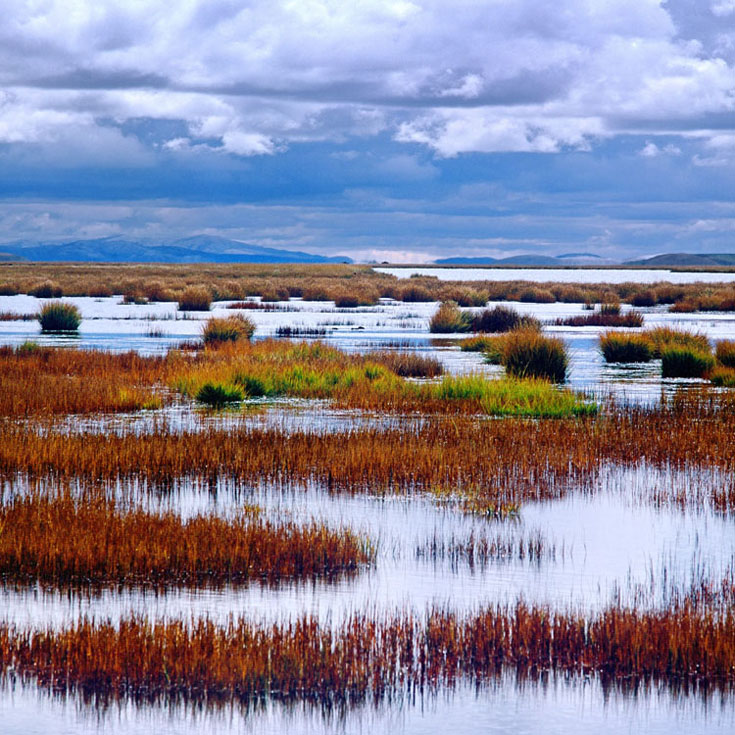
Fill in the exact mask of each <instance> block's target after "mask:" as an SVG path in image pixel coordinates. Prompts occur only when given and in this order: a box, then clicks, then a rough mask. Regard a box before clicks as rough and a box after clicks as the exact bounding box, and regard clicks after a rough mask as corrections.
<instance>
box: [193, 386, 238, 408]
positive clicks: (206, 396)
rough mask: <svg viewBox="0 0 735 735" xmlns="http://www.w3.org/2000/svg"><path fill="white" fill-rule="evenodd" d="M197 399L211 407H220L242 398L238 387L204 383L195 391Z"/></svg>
mask: <svg viewBox="0 0 735 735" xmlns="http://www.w3.org/2000/svg"><path fill="white" fill-rule="evenodd" d="M196 398H197V401H199V402H200V403H205V404H206V405H207V406H212V407H213V408H222V407H223V406H227V405H229V404H231V403H239V402H240V401H242V399H243V395H242V391H241V390H240V389H239V388H236V387H234V386H229V385H220V384H216V383H205V384H204V385H203V386H202V387H201V388H200V389H199V391H198V392H197V396H196Z"/></svg>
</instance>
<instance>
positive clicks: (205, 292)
mask: <svg viewBox="0 0 735 735" xmlns="http://www.w3.org/2000/svg"><path fill="white" fill-rule="evenodd" d="M211 305H212V294H211V293H210V292H209V289H207V288H205V287H204V286H189V288H187V289H186V290H185V291H184V292H183V293H182V294H181V296H180V297H179V304H178V307H179V310H180V311H209V307H210V306H211Z"/></svg>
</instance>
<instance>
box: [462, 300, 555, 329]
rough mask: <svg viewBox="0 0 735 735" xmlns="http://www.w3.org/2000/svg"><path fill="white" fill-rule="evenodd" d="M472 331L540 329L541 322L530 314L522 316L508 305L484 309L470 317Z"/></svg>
mask: <svg viewBox="0 0 735 735" xmlns="http://www.w3.org/2000/svg"><path fill="white" fill-rule="evenodd" d="M471 329H472V331H473V332H510V331H511V330H513V329H535V330H537V331H538V330H540V329H541V322H539V320H538V319H535V318H534V317H532V316H522V315H521V314H519V313H518V312H517V311H516V310H515V309H513V308H511V307H509V306H502V305H501V306H496V307H495V308H493V309H485V310H483V311H481V312H480V313H479V314H475V315H474V316H473V317H472V322H471Z"/></svg>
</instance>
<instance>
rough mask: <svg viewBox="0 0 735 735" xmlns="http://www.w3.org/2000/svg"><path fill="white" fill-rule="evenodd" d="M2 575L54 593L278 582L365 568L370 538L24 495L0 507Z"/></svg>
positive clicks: (246, 514) (252, 519)
mask: <svg viewBox="0 0 735 735" xmlns="http://www.w3.org/2000/svg"><path fill="white" fill-rule="evenodd" d="M0 528H2V533H0V578H2V579H3V580H4V581H6V582H8V581H13V582H22V583H29V582H30V583H34V582H40V583H41V584H43V585H50V586H54V587H68V586H79V585H85V586H86V585H153V586H171V585H176V586H179V585H184V586H200V585H203V584H225V583H228V584H233V583H245V582H248V581H250V580H257V579H261V580H266V581H269V582H277V581H280V580H282V579H295V578H301V579H304V578H312V579H313V578H316V577H319V576H335V575H338V574H343V573H351V572H355V571H357V570H358V569H359V568H360V567H363V566H365V565H366V564H367V563H368V562H370V560H371V559H372V555H373V551H372V547H371V546H370V544H369V543H368V541H367V539H365V538H361V537H359V536H356V535H355V534H353V533H351V532H350V531H344V530H342V531H333V530H329V529H327V528H326V527H325V526H323V525H321V524H319V523H316V522H310V523H306V524H304V525H298V524H296V523H293V522H272V521H269V520H265V519H264V518H262V517H261V516H260V513H259V511H258V509H257V508H246V509H244V510H243V511H242V512H240V513H239V514H238V515H236V516H235V517H234V518H231V519H224V518H220V517H218V516H216V515H198V516H194V517H192V518H190V519H188V520H186V521H184V520H182V519H181V517H180V516H179V515H178V514H176V513H173V512H166V513H150V512H146V511H144V510H142V509H140V508H136V507H132V508H125V507H122V506H120V505H118V504H117V503H115V502H114V501H113V500H108V499H105V498H102V497H99V496H96V497H94V496H93V497H86V498H72V497H71V496H69V495H66V494H63V493H62V494H59V495H56V496H53V497H48V496H43V497H42V496H39V495H36V494H33V495H30V496H26V497H20V496H15V497H14V498H12V499H11V500H10V502H6V503H5V504H3V505H2V506H0Z"/></svg>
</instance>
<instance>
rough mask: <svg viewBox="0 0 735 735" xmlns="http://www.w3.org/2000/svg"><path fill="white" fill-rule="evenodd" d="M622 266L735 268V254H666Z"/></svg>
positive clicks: (630, 261) (633, 261) (632, 261)
mask: <svg viewBox="0 0 735 735" xmlns="http://www.w3.org/2000/svg"><path fill="white" fill-rule="evenodd" d="M624 265H646V266H666V267H676V266H684V267H686V266H702V267H705V266H710V267H711V266H723V265H724V266H735V254H733V253H709V254H705V255H695V254H694V253H666V254H665V255H654V256H653V257H652V258H642V259H640V260H628V261H626V262H625V263H624Z"/></svg>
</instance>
